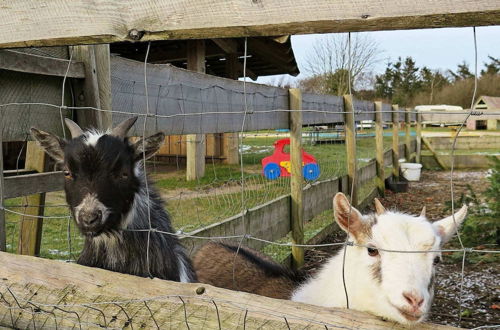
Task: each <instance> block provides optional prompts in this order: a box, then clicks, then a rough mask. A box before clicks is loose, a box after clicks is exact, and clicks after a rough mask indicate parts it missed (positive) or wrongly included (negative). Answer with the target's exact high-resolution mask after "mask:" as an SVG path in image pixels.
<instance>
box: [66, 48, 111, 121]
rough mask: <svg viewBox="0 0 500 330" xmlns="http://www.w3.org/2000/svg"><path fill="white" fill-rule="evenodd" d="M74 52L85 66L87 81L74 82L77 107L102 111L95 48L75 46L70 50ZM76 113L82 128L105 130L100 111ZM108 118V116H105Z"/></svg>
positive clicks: (86, 110) (88, 110) (80, 111)
mask: <svg viewBox="0 0 500 330" xmlns="http://www.w3.org/2000/svg"><path fill="white" fill-rule="evenodd" d="M70 51H71V52H73V58H74V59H75V60H77V61H80V62H83V63H84V65H85V79H84V80H83V81H78V82H73V83H74V90H75V99H76V105H77V106H78V107H93V108H97V109H101V100H100V97H99V80H98V77H97V63H96V57H95V47H94V46H88V45H85V46H74V47H71V49H70ZM75 111H76V121H77V122H78V124H79V125H80V127H82V128H90V127H94V128H98V129H104V128H105V126H104V123H103V121H102V120H101V119H102V118H104V116H103V114H101V112H100V111H95V110H93V109H79V110H75ZM105 117H106V118H107V115H105Z"/></svg>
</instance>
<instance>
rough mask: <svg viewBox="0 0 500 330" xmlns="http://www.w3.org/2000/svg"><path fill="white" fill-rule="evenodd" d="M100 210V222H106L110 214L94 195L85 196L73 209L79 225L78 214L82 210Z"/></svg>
mask: <svg viewBox="0 0 500 330" xmlns="http://www.w3.org/2000/svg"><path fill="white" fill-rule="evenodd" d="M96 209H97V210H100V211H101V213H102V218H101V222H102V221H104V220H106V219H107V218H108V216H109V214H110V213H111V211H110V210H109V209H108V208H107V207H106V205H104V204H103V203H102V202H101V201H100V200H99V199H98V198H97V195H96V194H87V195H86V196H85V197H84V198H83V200H82V201H81V202H80V204H78V206H76V207H75V219H76V222H77V223H80V217H79V215H80V212H81V211H82V210H91V211H92V210H96Z"/></svg>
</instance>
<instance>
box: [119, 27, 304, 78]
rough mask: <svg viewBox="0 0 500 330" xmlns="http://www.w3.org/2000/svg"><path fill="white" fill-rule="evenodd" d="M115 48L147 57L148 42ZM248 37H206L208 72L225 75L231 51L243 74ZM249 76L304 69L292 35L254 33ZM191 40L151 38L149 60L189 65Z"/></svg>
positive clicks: (250, 43) (249, 47)
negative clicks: (187, 62) (294, 48)
mask: <svg viewBox="0 0 500 330" xmlns="http://www.w3.org/2000/svg"><path fill="white" fill-rule="evenodd" d="M110 47H111V52H112V53H115V54H118V55H120V56H122V57H126V58H130V59H134V60H138V61H144V57H145V54H146V48H147V43H130V42H121V43H114V44H111V46H110ZM244 48H245V39H244V38H225V39H206V40H205V49H206V50H205V54H206V55H205V58H206V73H208V74H212V75H216V76H220V77H225V76H226V75H227V72H226V57H227V55H228V52H231V53H233V54H235V55H237V56H238V62H239V63H240V64H239V68H240V69H239V71H240V73H239V76H240V77H241V76H242V68H243V55H244ZM247 54H248V57H247V76H248V77H250V78H252V79H254V80H255V79H257V77H258V76H269V75H277V74H290V75H292V76H296V75H298V74H299V73H300V71H299V69H298V66H297V62H296V61H295V55H294V53H293V50H292V43H291V41H290V37H289V36H280V37H252V38H248V44H247ZM186 61H187V41H186V40H163V41H153V42H151V48H150V51H149V57H148V62H150V63H158V64H165V63H169V64H172V65H175V66H177V67H181V68H186Z"/></svg>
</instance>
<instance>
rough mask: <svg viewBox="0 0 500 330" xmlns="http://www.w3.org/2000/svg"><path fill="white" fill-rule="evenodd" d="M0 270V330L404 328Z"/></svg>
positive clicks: (148, 285)
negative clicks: (94, 329) (7, 329)
mask: <svg viewBox="0 0 500 330" xmlns="http://www.w3.org/2000/svg"><path fill="white" fill-rule="evenodd" d="M0 265H8V267H0V278H1V279H2V281H1V283H0V293H1V294H2V296H1V297H2V299H1V300H0V327H9V328H10V327H12V328H30V327H32V326H33V327H34V328H59V329H66V328H68V329H69V328H79V327H84V328H89V327H90V328H94V327H95V328H99V325H101V327H105V328H106V327H108V326H109V327H116V328H124V327H129V326H130V327H132V326H135V327H136V328H139V327H140V328H146V329H151V328H161V329H163V328H166V327H170V326H173V327H175V328H186V327H190V328H191V329H201V328H208V329H214V328H222V329H236V328H238V329H239V328H243V327H244V326H243V325H245V327H246V328H247V329H256V328H261V327H266V328H270V329H286V328H287V326H288V327H289V328H292V329H296V328H304V327H306V328H309V327H313V328H316V327H317V328H321V329H324V328H325V327H328V328H337V327H342V328H348V329H387V327H390V328H391V329H404V328H405V327H404V326H402V325H398V324H396V323H394V322H387V321H383V320H382V319H380V318H377V317H375V316H372V315H370V314H366V313H362V312H358V311H354V310H346V309H338V308H325V307H318V306H312V305H307V304H302V303H297V302H291V301H286V300H280V299H272V298H267V297H262V296H257V295H252V294H249V293H244V292H237V291H230V290H225V289H220V288H216V287H213V286H210V285H205V284H199V283H177V282H171V281H164V280H159V279H149V278H142V277H136V276H131V275H125V274H119V273H114V272H110V271H107V270H103V269H98V268H90V267H85V266H81V265H77V264H69V263H63V262H59V261H54V260H47V259H42V258H35V257H29V256H19V255H13V254H8V253H3V252H1V253H0ZM51 305H56V306H58V307H59V308H54V307H52V306H51ZM33 311H36V312H35V313H33ZM12 315H14V316H15V317H12ZM418 328H419V329H424V330H427V329H450V327H448V326H442V325H435V324H429V323H422V324H419V326H418Z"/></svg>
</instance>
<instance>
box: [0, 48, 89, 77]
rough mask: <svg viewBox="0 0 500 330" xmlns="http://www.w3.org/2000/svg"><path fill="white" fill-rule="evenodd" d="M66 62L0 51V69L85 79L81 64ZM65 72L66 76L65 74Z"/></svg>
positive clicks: (16, 52)
mask: <svg viewBox="0 0 500 330" xmlns="http://www.w3.org/2000/svg"><path fill="white" fill-rule="evenodd" d="M68 64H70V63H69V61H68V60H64V59H58V58H51V57H47V56H39V55H34V54H28V53H22V52H19V51H10V50H1V51H0V69H4V70H10V71H17V72H25V73H34V74H41V75H46V76H57V77H64V76H65V75H66V76H67V77H68V78H85V72H84V67H83V63H81V62H71V64H70V65H69V69H68ZM66 72H67V74H66Z"/></svg>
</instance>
